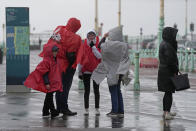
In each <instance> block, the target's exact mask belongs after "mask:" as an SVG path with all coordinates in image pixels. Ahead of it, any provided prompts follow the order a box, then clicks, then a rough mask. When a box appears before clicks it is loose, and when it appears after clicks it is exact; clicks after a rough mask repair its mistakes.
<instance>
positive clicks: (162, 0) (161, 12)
mask: <svg viewBox="0 0 196 131" xmlns="http://www.w3.org/2000/svg"><path fill="white" fill-rule="evenodd" d="M163 28H164V0H160V21H159V32H158V45H157V56H158V53H159V45H160V43H161V41H162V32H163Z"/></svg>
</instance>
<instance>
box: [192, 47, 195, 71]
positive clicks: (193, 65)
mask: <svg viewBox="0 0 196 131" xmlns="http://www.w3.org/2000/svg"><path fill="white" fill-rule="evenodd" d="M194 62H195V59H194V49H191V72H194V71H195V70H194V69H195V63H194Z"/></svg>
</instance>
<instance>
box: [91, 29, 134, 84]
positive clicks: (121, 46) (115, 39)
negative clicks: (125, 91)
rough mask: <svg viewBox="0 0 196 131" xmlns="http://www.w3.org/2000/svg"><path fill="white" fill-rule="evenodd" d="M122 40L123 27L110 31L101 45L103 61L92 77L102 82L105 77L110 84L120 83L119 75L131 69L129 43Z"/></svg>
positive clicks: (97, 81) (98, 82)
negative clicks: (106, 39)
mask: <svg viewBox="0 0 196 131" xmlns="http://www.w3.org/2000/svg"><path fill="white" fill-rule="evenodd" d="M121 41H122V27H117V28H114V29H112V30H110V31H109V38H108V41H106V42H105V43H103V44H102V45H101V54H102V61H101V63H100V64H99V65H98V66H97V68H96V69H95V70H94V72H93V74H92V79H93V80H95V82H96V83H97V84H100V83H101V82H102V81H103V80H104V79H105V77H107V82H108V85H109V86H112V85H116V84H117V83H118V79H119V75H120V74H122V75H125V74H126V73H127V72H128V71H129V67H130V59H129V56H128V44H127V43H124V42H121Z"/></svg>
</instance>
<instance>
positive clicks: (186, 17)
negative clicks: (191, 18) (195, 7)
mask: <svg viewBox="0 0 196 131" xmlns="http://www.w3.org/2000/svg"><path fill="white" fill-rule="evenodd" d="M185 2H186V9H185V12H186V14H185V37H186V38H187V34H188V0H185Z"/></svg>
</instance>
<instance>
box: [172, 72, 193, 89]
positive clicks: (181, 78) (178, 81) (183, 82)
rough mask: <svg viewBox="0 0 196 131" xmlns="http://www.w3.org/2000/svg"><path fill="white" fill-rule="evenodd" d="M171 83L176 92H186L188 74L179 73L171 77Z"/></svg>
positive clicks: (188, 85)
mask: <svg viewBox="0 0 196 131" xmlns="http://www.w3.org/2000/svg"><path fill="white" fill-rule="evenodd" d="M171 80H172V83H173V85H174V86H175V90H176V91H181V90H186V89H189V88H190V83H189V78H188V74H182V73H181V72H179V75H177V76H174V77H171Z"/></svg>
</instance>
